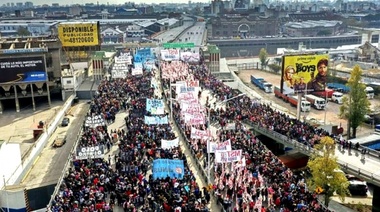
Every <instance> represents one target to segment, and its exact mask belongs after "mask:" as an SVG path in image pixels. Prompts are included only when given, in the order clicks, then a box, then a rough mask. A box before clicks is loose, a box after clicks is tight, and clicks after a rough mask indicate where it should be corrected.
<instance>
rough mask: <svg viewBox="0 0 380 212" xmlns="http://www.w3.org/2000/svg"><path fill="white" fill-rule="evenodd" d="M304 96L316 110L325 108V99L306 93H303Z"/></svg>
mask: <svg viewBox="0 0 380 212" xmlns="http://www.w3.org/2000/svg"><path fill="white" fill-rule="evenodd" d="M305 98H306V100H307V101H309V102H310V104H311V105H312V106H313V107H314V108H315V109H317V110H323V109H325V108H326V101H325V100H324V99H322V98H320V97H318V96H314V95H312V94H307V95H305Z"/></svg>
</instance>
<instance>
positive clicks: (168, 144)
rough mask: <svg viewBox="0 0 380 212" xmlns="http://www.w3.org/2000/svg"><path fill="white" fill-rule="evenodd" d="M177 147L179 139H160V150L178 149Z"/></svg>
mask: <svg viewBox="0 0 380 212" xmlns="http://www.w3.org/2000/svg"><path fill="white" fill-rule="evenodd" d="M178 145H179V138H176V139H173V140H164V139H161V148H162V149H171V148H174V147H178Z"/></svg>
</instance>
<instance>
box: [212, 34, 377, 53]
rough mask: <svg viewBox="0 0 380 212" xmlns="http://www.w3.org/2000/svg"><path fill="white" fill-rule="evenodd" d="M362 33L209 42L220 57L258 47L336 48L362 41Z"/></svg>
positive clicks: (273, 50)
mask: <svg viewBox="0 0 380 212" xmlns="http://www.w3.org/2000/svg"><path fill="white" fill-rule="evenodd" d="M371 39H372V43H377V42H378V41H379V36H372V37H371ZM363 41H365V40H363V37H362V35H340V36H330V37H296V38H295V37H275V38H253V39H212V38H208V43H209V44H214V45H217V46H218V47H219V49H220V53H221V55H220V56H221V57H252V56H257V55H259V52H260V49H261V48H265V49H267V51H268V53H269V54H277V48H291V49H298V47H299V45H300V44H302V45H304V46H306V47H307V48H308V49H315V48H327V49H330V48H337V47H338V46H342V45H353V44H362V43H363Z"/></svg>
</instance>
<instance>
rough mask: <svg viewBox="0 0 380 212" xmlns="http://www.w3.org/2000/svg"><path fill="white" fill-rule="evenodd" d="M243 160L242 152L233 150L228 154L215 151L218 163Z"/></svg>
mask: <svg viewBox="0 0 380 212" xmlns="http://www.w3.org/2000/svg"><path fill="white" fill-rule="evenodd" d="M241 158H242V150H241V149H240V150H231V151H228V152H221V151H215V162H216V163H229V162H235V161H240V160H241Z"/></svg>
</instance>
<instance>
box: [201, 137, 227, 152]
mask: <svg viewBox="0 0 380 212" xmlns="http://www.w3.org/2000/svg"><path fill="white" fill-rule="evenodd" d="M209 144H210V145H209V146H207V152H210V153H215V152H216V151H219V152H228V151H231V150H232V148H231V147H232V146H231V140H230V139H228V140H226V141H223V142H219V143H216V142H209Z"/></svg>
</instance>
